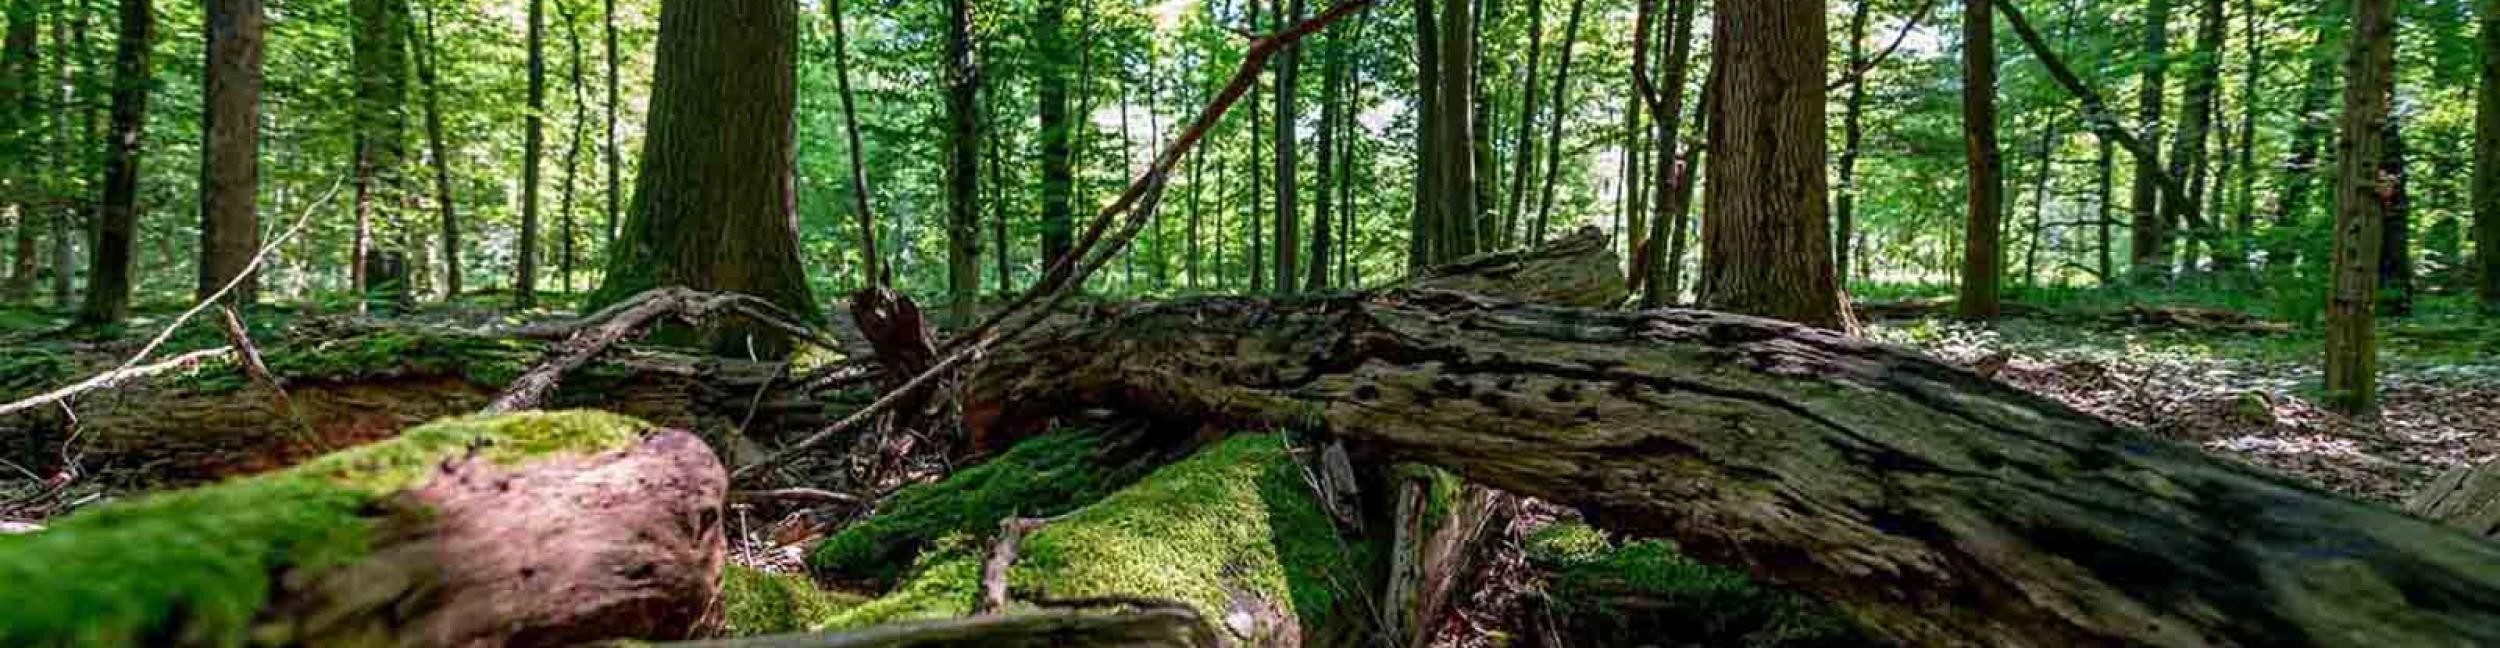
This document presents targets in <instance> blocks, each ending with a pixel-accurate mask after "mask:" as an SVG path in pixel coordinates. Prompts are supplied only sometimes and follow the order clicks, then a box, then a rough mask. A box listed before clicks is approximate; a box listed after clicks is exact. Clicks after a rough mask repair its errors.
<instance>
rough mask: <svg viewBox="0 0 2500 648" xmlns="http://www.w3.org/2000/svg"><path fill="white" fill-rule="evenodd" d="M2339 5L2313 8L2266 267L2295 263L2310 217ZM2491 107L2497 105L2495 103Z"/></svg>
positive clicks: (2330, 96)
mask: <svg viewBox="0 0 2500 648" xmlns="http://www.w3.org/2000/svg"><path fill="white" fill-rule="evenodd" d="M2344 4H2345V3H2342V2H2330V3H2328V6H2327V7H2325V8H2321V9H2320V10H2319V11H2318V12H2317V13H2318V15H2317V18H2316V21H2317V26H2316V30H2317V38H2316V40H2315V41H2314V43H2313V44H2312V45H2311V46H2310V49H2311V50H2312V51H2311V52H2310V53H2309V72H2308V75H2307V80H2306V81H2304V82H2303V83H2302V84H2301V92H2300V107H2299V108H2298V109H2297V110H2295V111H2294V113H2293V115H2292V119H2293V126H2292V141H2291V145H2290V147H2289V149H2288V150H2287V151H2286V153H2285V154H2284V156H2283V164H2282V168H2281V169H2280V170H2279V171H2278V172H2279V173H2280V175H2281V177H2282V180H2281V187H2282V190H2281V192H2280V193H2279V194H2278V195H2279V197H2278V198H2277V199H2276V200H2277V202H2276V203H2275V206H2274V214H2273V218H2272V219H2271V220H2272V221H2273V223H2274V228H2275V230H2277V233H2276V235H2275V236H2274V237H2272V239H2271V240H2272V241H2273V242H2274V245H2273V246H2271V247H2268V248H2267V249H2266V265H2267V266H2269V267H2274V268H2282V269H2286V270H2289V269H2293V268H2296V267H2298V266H2299V263H2300V254H2301V249H2300V239H2301V238H2302V237H2298V236H2293V235H2292V233H2293V232H2296V231H2298V230H2299V229H2300V228H2302V227H2304V226H2305V225H2306V223H2308V222H2309V211H2310V203H2312V202H2314V201H2313V200H2312V199H2311V198H2310V195H2311V194H2312V193H2314V191H2312V189H2313V188H2314V187H2316V186H2317V178H2318V175H2319V173H2318V172H2319V171H2320V170H2321V169H2320V168H2319V166H2318V157H2319V150H2320V149H2321V148H2324V146H2325V142H2326V139H2327V137H2328V135H2330V134H2331V132H2330V130H2329V125H2330V124H2331V123H2332V122H2333V121H2334V115H2333V114H2332V113H2329V112H2328V108H2329V107H2330V106H2331V105H2332V102H2333V101H2334V100H2335V85H2336V71H2337V70H2336V60H2337V53H2335V52H2332V50H2334V49H2335V47H2334V45H2335V44H2336V43H2337V40H2336V38H2335V36H2334V34H2336V33H2337V32H2339V31H2341V30H2343V29H2344V28H2345V27H2344V26H2343V25H2342V24H2341V20H2342V18H2343V16H2345V15H2347V14H2344V13H2342V12H2339V11H2336V10H2335V9H2336V8H2337V7H2340V6H2343V5H2344ZM2494 110H2500V107H2496V108H2494Z"/></svg>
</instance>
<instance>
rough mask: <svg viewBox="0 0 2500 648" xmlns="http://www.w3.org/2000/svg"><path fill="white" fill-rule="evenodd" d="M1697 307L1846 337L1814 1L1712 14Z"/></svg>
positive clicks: (1768, 2) (1746, 5)
mask: <svg viewBox="0 0 2500 648" xmlns="http://www.w3.org/2000/svg"><path fill="white" fill-rule="evenodd" d="M1712 13H1713V16H1714V18H1715V22H1714V24H1713V25H1712V30H1711V33H1712V34H1714V35H1715V36H1714V37H1715V38H1716V39H1717V45H1716V46H1715V47H1713V48H1712V49H1713V52H1712V55H1713V58H1714V59H1715V60H1716V66H1717V72H1715V73H1716V74H1719V75H1722V76H1721V77H1720V82H1719V84H1718V93H1719V94H1718V96H1717V97H1716V99H1715V104H1714V107H1715V109H1716V112H1717V113H1718V115H1717V117H1716V118H1714V119H1712V120H1711V124H1710V152H1711V157H1710V169H1709V182H1710V193H1709V194H1707V196H1706V197H1707V199H1708V201H1709V202H1708V205H1707V206H1706V210H1707V211H1706V212H1705V213H1708V214H1709V215H1710V218H1711V219H1712V220H1711V222H1710V223H1709V226H1708V227H1705V228H1703V230H1702V246H1703V249H1702V254H1704V255H1706V256H1708V257H1709V263H1706V264H1704V265H1703V266H1702V290H1701V299H1702V303H1703V304H1706V305H1707V306H1708V307H1709V308H1712V309H1714V310H1724V311H1732V312H1737V313H1744V314H1748V315H1759V316H1763V317H1771V318H1775V319H1784V320H1788V321H1792V322H1797V323H1800V324H1806V325H1809V326H1817V327H1822V328H1833V329H1837V328H1844V327H1846V325H1847V322H1846V317H1845V315H1844V314H1843V313H1842V312H1841V303H1840V287H1839V286H1838V285H1837V283H1836V278H1835V277H1834V276H1833V275H1832V255H1831V244H1832V238H1831V231H1830V228H1831V223H1830V221H1829V219H1828V216H1829V213H1828V210H1830V209H1831V203H1830V202H1829V201H1828V200H1827V199H1826V196H1825V194H1827V193H1829V191H1828V187H1827V186H1826V184H1825V182H1826V180H1825V176H1824V166H1823V165H1824V162H1825V160H1826V159H1828V158H1827V157H1826V153H1827V152H1828V151H1827V149H1826V147H1825V142H1824V137H1825V135H1824V123H1825V122H1824V112H1823V111H1824V105H1823V83H1824V79H1825V74H1824V70H1823V68H1824V60H1823V59H1824V54H1823V48H1820V47H1799V46H1797V45H1796V44H1797V43H1821V42H1824V38H1825V31H1826V25H1825V15H1824V11H1823V3H1821V2H1812V1H1808V0H1757V1H1754V2H1742V3H1731V4H1724V5H1718V6H1715V7H1714V11H1713V12H1712Z"/></svg>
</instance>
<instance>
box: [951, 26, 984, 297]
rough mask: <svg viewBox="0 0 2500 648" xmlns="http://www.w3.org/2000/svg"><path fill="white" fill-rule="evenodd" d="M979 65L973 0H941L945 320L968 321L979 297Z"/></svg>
mask: <svg viewBox="0 0 2500 648" xmlns="http://www.w3.org/2000/svg"><path fill="white" fill-rule="evenodd" d="M980 92H981V69H980V68H979V67H976V66H975V64H974V63H973V60H972V0H947V2H946V122H947V125H948V129H947V131H946V134H947V138H946V290H947V295H948V297H949V299H948V300H947V318H948V319H949V320H951V321H954V322H958V323H964V322H971V321H973V312H972V310H973V307H974V306H975V305H976V304H978V303H979V301H980V297H981V266H980V263H981V260H980V256H981V211H980V209H981V205H980V197H981V186H980V178H979V174H980V170H979V167H978V166H977V165H978V164H979V157H980V149H979V148H978V147H979V146H980V142H981V115H980V113H979V108H978V105H977V104H976V103H975V102H976V101H977V100H978V98H979V96H980Z"/></svg>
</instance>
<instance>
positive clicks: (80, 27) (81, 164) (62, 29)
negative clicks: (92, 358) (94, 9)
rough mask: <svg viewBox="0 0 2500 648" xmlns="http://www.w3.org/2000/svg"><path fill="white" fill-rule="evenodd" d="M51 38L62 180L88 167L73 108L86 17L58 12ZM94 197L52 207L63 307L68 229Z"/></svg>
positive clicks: (69, 287)
mask: <svg viewBox="0 0 2500 648" xmlns="http://www.w3.org/2000/svg"><path fill="white" fill-rule="evenodd" d="M52 40H53V42H54V43H55V44H56V45H58V46H59V48H60V52H61V55H60V56H55V57H53V61H52V62H53V64H54V65H56V66H58V67H59V75H60V76H59V85H56V86H54V87H55V88H58V89H59V91H60V95H59V96H58V101H59V103H56V104H53V109H52V111H51V115H52V177H53V178H54V179H55V181H56V182H61V183H64V184H66V183H67V182H69V180H68V179H69V178H74V177H77V176H79V175H81V174H84V173H86V172H87V169H88V166H87V156H86V155H85V154H84V153H83V152H84V151H86V150H88V149H87V144H88V142H87V141H85V140H84V139H83V138H82V137H81V135H82V133H83V132H84V131H82V130H80V129H79V126H78V124H79V120H80V118H81V117H82V116H83V115H84V114H86V113H89V112H91V111H89V110H86V109H82V108H78V107H77V106H78V94H79V92H80V91H81V88H80V87H79V86H80V83H79V76H78V75H79V71H80V68H81V67H83V66H84V65H85V61H83V60H82V59H83V57H82V56H81V55H80V54H79V53H80V52H84V51H86V40H87V16H86V12H83V11H70V12H62V13H61V15H56V16H54V17H53V19H52ZM92 206H93V201H92V199H89V198H87V197H86V196H85V195H84V192H81V195H79V196H74V197H67V198H66V199H64V200H62V204H61V205H59V206H57V207H56V208H54V209H53V210H52V218H51V219H49V220H51V221H52V305H53V307H55V308H59V309H63V310H67V309H68V308H69V307H70V305H71V304H73V303H76V302H74V301H73V300H74V299H76V298H77V293H76V292H75V289H76V285H75V283H74V282H75V281H76V280H77V275H78V243H77V240H78V239H77V237H76V236H75V235H73V234H71V233H70V232H71V230H73V229H78V230H84V229H85V227H84V226H82V225H80V223H79V221H81V220H83V219H81V218H80V215H81V214H86V213H88V210H89V209H92Z"/></svg>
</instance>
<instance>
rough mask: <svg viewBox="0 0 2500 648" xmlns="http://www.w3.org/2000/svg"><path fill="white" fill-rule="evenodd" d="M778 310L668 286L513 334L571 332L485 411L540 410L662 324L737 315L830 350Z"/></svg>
mask: <svg viewBox="0 0 2500 648" xmlns="http://www.w3.org/2000/svg"><path fill="white" fill-rule="evenodd" d="M767 309H770V310H767ZM778 310H779V309H777V308H772V307H771V304H770V303H769V302H765V301H763V300H761V299H757V298H755V297H752V296H748V295H741V294H736V293H710V292H702V291H697V290H691V289H687V288H680V287H673V286H672V287H665V288H654V289H652V290H648V291H644V292H643V293H642V294H639V295H635V296H634V297H632V298H630V299H627V300H625V301H623V302H619V303H618V304H616V305H614V306H610V307H608V308H607V309H603V310H601V311H599V312H598V313H595V314H593V315H591V316H590V317H587V318H583V319H582V320H579V321H577V322H573V323H569V324H564V325H561V326H558V327H551V328H544V329H536V328H532V329H522V330H518V331H514V332H513V334H514V335H515V336H516V337H541V336H553V335H557V334H558V332H559V331H570V332H569V333H563V335H564V338H563V341H562V342H558V343H557V344H556V347H555V348H554V349H553V350H552V352H551V353H552V356H551V357H549V358H548V359H547V360H546V361H545V362H542V363H539V364H538V365H537V366H535V367H531V368H530V370H529V372H528V373H524V374H521V377H520V378H518V379H515V380H513V381H512V384H511V385H510V386H508V387H505V388H504V390H503V393H501V394H499V395H497V396H496V397H495V400H494V401H493V402H490V403H487V405H486V409H485V411H486V412H488V413H495V412H511V411H518V410H525V409H534V408H537V407H539V406H540V405H541V404H543V403H545V402H546V400H547V396H548V395H549V394H552V393H554V392H555V389H556V385H557V384H558V383H560V382H562V381H563V380H564V376H565V374H567V373H571V372H572V371H574V370H576V369H580V368H582V366H583V365H586V364H589V363H590V361H591V360H592V359H595V358H597V357H599V356H600V354H603V353H606V352H607V351H608V349H609V348H611V347H614V346H616V345H617V343H619V342H623V341H626V340H630V339H635V338H639V337H641V336H642V334H643V333H644V332H646V331H649V330H650V329H651V326H652V325H654V324H658V323H659V322H660V321H661V319H662V318H670V319H674V320H677V321H681V322H685V323H688V324H700V323H702V322H705V321H708V320H710V319H712V318H714V317H717V316H720V315H724V314H736V315H739V316H742V317H746V318H748V319H751V320H755V321H757V322H761V323H765V324H767V325H769V326H773V327H775V328H778V329H782V330H783V332H784V333H787V334H789V335H791V336H793V337H795V338H797V339H801V340H806V341H808V342H809V343H811V344H819V345H832V344H835V343H834V342H832V341H830V340H827V339H825V338H824V337H823V336H822V335H821V334H818V333H816V332H814V331H812V330H810V329H808V328H806V327H804V326H802V325H799V324H797V323H795V322H793V321H792V320H789V319H787V316H786V315H783V314H777V311H778ZM827 348H838V347H830V346H828V347H827Z"/></svg>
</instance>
